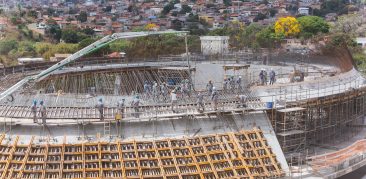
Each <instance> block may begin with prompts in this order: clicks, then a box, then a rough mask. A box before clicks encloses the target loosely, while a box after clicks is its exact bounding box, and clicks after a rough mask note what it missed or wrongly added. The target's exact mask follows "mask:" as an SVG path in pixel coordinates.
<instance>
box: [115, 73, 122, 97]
mask: <svg viewBox="0 0 366 179" xmlns="http://www.w3.org/2000/svg"><path fill="white" fill-rule="evenodd" d="M120 91H121V76H120V75H116V79H115V80H114V95H119V93H120Z"/></svg>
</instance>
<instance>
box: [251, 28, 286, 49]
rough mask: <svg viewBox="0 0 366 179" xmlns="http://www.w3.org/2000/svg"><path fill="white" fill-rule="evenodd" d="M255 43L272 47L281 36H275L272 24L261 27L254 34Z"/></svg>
mask: <svg viewBox="0 0 366 179" xmlns="http://www.w3.org/2000/svg"><path fill="white" fill-rule="evenodd" d="M255 38H256V43H258V45H259V46H260V47H264V48H273V47H274V46H275V45H276V42H278V41H279V40H280V39H281V38H282V37H281V36H277V35H276V34H275V31H274V29H273V27H272V26H268V27H266V28H263V29H262V30H261V31H259V32H257V33H256V34H255Z"/></svg>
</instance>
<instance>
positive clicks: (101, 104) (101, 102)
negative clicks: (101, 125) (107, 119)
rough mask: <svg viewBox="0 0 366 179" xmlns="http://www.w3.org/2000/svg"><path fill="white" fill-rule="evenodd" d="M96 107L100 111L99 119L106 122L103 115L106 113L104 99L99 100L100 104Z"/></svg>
mask: <svg viewBox="0 0 366 179" xmlns="http://www.w3.org/2000/svg"><path fill="white" fill-rule="evenodd" d="M95 107H96V108H98V111H99V119H100V120H101V121H103V120H104V115H103V112H104V103H103V99H102V98H99V100H98V104H97V105H96V106H95Z"/></svg>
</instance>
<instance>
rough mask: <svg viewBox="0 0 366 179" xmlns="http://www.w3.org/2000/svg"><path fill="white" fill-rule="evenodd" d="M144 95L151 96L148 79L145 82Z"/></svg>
mask: <svg viewBox="0 0 366 179" xmlns="http://www.w3.org/2000/svg"><path fill="white" fill-rule="evenodd" d="M144 95H145V97H149V95H150V85H149V83H148V82H147V81H145V83H144Z"/></svg>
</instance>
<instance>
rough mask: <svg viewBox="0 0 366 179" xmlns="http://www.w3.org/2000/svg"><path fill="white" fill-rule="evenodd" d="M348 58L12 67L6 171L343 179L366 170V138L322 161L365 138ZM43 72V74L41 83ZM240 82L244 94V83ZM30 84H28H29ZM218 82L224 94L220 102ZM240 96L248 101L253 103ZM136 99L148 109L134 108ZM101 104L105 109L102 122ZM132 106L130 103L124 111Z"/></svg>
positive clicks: (360, 94) (5, 115)
mask: <svg viewBox="0 0 366 179" xmlns="http://www.w3.org/2000/svg"><path fill="white" fill-rule="evenodd" d="M137 35H139V34H137ZM89 50H90V49H89ZM74 55H75V54H74ZM74 55H73V56H74ZM76 55H77V57H78V58H79V57H80V54H78V53H77V54H76ZM348 55H349V53H347V50H344V49H334V50H332V51H331V52H330V54H326V52H325V56H319V55H315V54H309V55H308V56H301V58H299V54H296V53H289V54H286V53H282V54H279V55H277V56H275V57H273V59H272V62H271V63H269V64H267V65H262V60H261V57H257V58H255V59H254V58H249V59H245V58H242V56H240V55H237V54H233V55H232V56H234V57H237V58H234V57H232V58H225V56H224V57H223V58H225V60H226V61H223V60H219V61H204V60H197V61H196V60H195V59H199V58H198V57H195V56H190V59H191V60H190V64H189V65H188V64H187V61H186V59H185V58H184V57H182V59H176V58H174V60H173V58H172V59H168V58H164V59H160V60H159V61H158V62H135V63H131V62H130V63H124V62H121V61H119V60H118V61H114V62H112V61H109V60H107V61H103V59H102V60H101V61H97V62H94V63H92V62H93V61H91V60H85V61H87V62H89V63H87V64H83V67H82V68H81V63H79V62H78V60H82V59H78V60H76V59H71V60H70V58H69V61H66V62H68V63H66V64H65V65H63V68H60V67H59V64H63V63H65V61H64V62H63V63H55V64H54V65H53V64H48V65H49V66H51V65H53V66H51V68H47V70H45V71H42V72H41V73H39V72H40V70H39V69H36V68H25V67H26V66H20V67H19V70H17V71H15V68H13V69H12V70H8V69H4V70H3V74H1V76H0V78H1V80H0V91H5V92H3V93H2V94H7V95H3V99H2V100H1V101H0V126H1V127H0V130H2V132H3V135H0V151H1V153H0V175H1V177H2V178H52V177H53V178H60V177H62V178H182V179H186V178H187V179H188V178H240V177H242V178H255V177H260V178H271V177H288V176H291V177H296V174H294V173H292V171H294V170H296V171H297V172H299V171H300V172H301V173H299V178H306V177H304V175H306V176H308V177H314V176H319V174H321V177H322V176H324V177H327V176H330V177H331V176H341V175H342V174H344V173H347V172H349V171H352V170H353V168H357V167H359V166H362V165H364V163H365V162H364V157H363V154H360V150H363V149H364V148H365V142H364V141H361V142H360V141H359V142H356V143H355V144H354V145H353V146H351V147H349V148H346V149H344V150H340V151H339V152H337V153H330V154H325V155H324V156H326V157H322V156H323V155H321V156H318V155H317V154H319V152H323V151H324V150H325V149H329V148H331V149H333V150H338V149H340V148H343V147H346V146H347V145H345V144H344V143H348V145H349V143H352V142H353V141H356V140H357V139H359V138H354V136H355V135H356V134H363V133H362V132H363V130H362V128H361V127H363V126H364V120H363V119H364V117H365V109H366V84H365V78H364V77H363V76H362V75H361V74H360V73H359V72H358V71H357V70H356V69H355V68H354V67H353V65H352V64H353V62H352V58H351V57H350V56H348ZM303 58H308V59H303ZM102 62H103V63H102ZM106 62H107V63H106ZM304 62H307V63H308V64H304ZM47 67H48V66H47ZM44 68H46V67H42V69H44ZM262 69H273V70H274V71H276V83H275V84H274V85H260V83H259V77H258V75H259V71H261V70H262ZM295 69H296V70H298V71H301V70H302V71H303V72H306V73H304V75H305V76H304V77H303V78H304V79H303V80H302V81H301V82H296V81H293V82H291V80H290V78H291V77H290V75H289V73H290V72H291V71H294V70H295ZM305 69H306V70H305ZM46 72H47V73H46ZM35 74H38V75H36V76H39V77H40V78H33V79H32V78H31V77H34V76H35ZM42 74H43V75H42ZM240 76H241V77H242V78H241V79H242V81H241V82H242V87H243V88H239V87H238V85H236V83H237V79H239V78H240ZM24 78H25V79H30V80H29V81H25V83H24V84H23V83H19V81H21V82H22V80H21V79H24ZM225 78H226V79H227V78H233V80H232V82H234V83H230V86H229V88H224V87H223V86H224V79H225ZM209 80H210V81H211V83H212V84H213V86H214V87H216V89H217V91H218V94H219V97H218V99H217V101H215V105H213V100H212V96H211V95H210V94H209V93H208V89H207V83H208V81H209ZM116 81H118V83H117V82H116ZM155 83H157V84H159V85H161V84H164V83H165V84H167V87H166V90H167V91H168V92H171V91H172V90H174V91H175V92H176V93H177V98H178V100H177V103H176V104H174V105H175V110H174V111H172V110H171V107H172V101H171V100H170V99H169V97H164V92H161V93H156V91H154V92H149V91H147V90H145V89H148V88H145V84H147V85H148V86H149V85H151V86H152V84H155ZM14 84H15V85H14ZM19 84H21V85H19ZM116 86H117V87H116ZM179 89H180V90H179ZM155 90H156V89H155ZM146 91H147V92H146ZM197 91H200V93H202V94H203V107H204V111H200V110H198V109H197V103H196V98H197V96H198V93H197ZM238 95H245V96H246V97H247V100H246V102H245V105H246V107H243V106H242V104H241V103H240V102H239V101H238ZM137 98H139V100H140V102H141V104H139V105H138V106H136V105H134V103H132V101H135V99H137ZM99 99H102V101H103V104H104V105H103V108H102V109H103V114H102V117H103V119H104V120H102V121H101V120H100V119H99V118H100V115H101V113H100V112H99V109H97V108H96V105H97V104H98V103H97V102H98V101H99ZM122 99H124V100H125V104H124V105H123V106H122V107H120V106H119V105H118V106H117V102H119V101H121V100H122ZM40 101H43V102H44V104H45V106H46V109H47V119H46V123H45V124H43V123H42V122H41V120H40V119H39V118H40V117H41V116H40V115H39V114H36V115H35V117H36V120H37V121H38V122H37V123H34V122H33V120H34V119H33V117H34V115H33V113H32V110H31V108H30V106H31V105H32V104H34V103H36V104H39V102H40ZM216 105H217V106H216ZM216 107H217V109H215V108H216ZM36 109H37V110H39V106H38V108H36ZM117 116H122V119H121V120H117V119H118V118H117ZM344 151H349V152H344ZM334 155H336V156H335V158H331V157H333V156H334ZM307 159H311V161H308V160H307ZM337 166H340V167H337ZM302 167H303V168H305V169H304V170H302V169H303V168H302ZM342 167H347V170H346V171H345V170H344V168H342Z"/></svg>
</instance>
